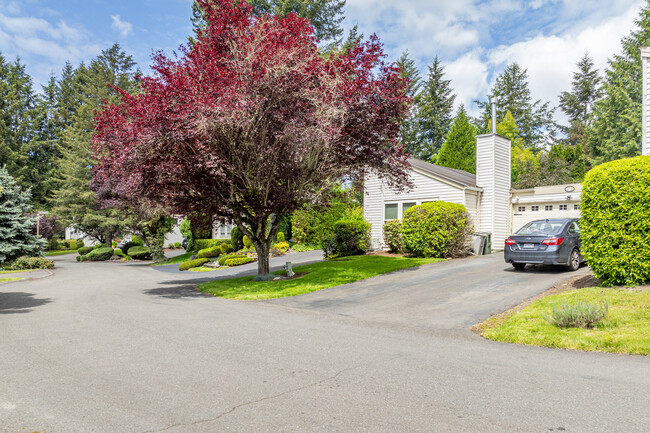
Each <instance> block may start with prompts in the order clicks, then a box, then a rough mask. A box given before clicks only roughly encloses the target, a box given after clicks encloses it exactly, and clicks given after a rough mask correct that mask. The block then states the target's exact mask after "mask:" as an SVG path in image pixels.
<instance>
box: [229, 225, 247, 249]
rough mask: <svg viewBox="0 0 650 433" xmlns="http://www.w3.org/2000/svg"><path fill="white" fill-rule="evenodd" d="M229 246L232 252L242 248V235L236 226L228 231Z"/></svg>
mask: <svg viewBox="0 0 650 433" xmlns="http://www.w3.org/2000/svg"><path fill="white" fill-rule="evenodd" d="M230 245H232V249H233V251H239V250H241V249H242V248H244V234H243V233H242V231H241V230H239V227H237V226H234V227H233V228H232V230H231V231H230Z"/></svg>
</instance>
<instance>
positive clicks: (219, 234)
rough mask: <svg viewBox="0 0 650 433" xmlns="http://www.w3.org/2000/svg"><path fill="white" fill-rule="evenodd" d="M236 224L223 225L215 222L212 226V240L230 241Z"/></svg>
mask: <svg viewBox="0 0 650 433" xmlns="http://www.w3.org/2000/svg"><path fill="white" fill-rule="evenodd" d="M233 227H234V224H232V223H229V224H221V223H217V222H215V223H214V224H213V225H212V239H230V233H231V232H232V228H233Z"/></svg>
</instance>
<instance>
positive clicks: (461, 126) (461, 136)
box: [437, 104, 476, 173]
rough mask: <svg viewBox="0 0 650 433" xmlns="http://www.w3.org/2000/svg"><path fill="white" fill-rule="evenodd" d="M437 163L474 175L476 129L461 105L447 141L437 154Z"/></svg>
mask: <svg viewBox="0 0 650 433" xmlns="http://www.w3.org/2000/svg"><path fill="white" fill-rule="evenodd" d="M437 163H438V164H439V165H442V166H445V167H451V168H456V169H458V170H464V171H466V172H468V173H476V127H474V125H472V124H471V123H470V118H469V116H468V115H467V112H466V111H465V106H464V105H462V104H461V106H460V107H459V108H458V112H457V114H456V117H455V118H454V121H453V123H452V124H451V127H450V128H449V133H448V134H447V139H446V141H445V143H444V144H443V145H442V148H441V149H440V152H439V153H438V159H437Z"/></svg>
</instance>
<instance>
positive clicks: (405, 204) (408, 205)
mask: <svg viewBox="0 0 650 433" xmlns="http://www.w3.org/2000/svg"><path fill="white" fill-rule="evenodd" d="M416 204H417V203H415V202H414V201H412V202H408V203H402V218H404V214H405V213H406V211H407V210H409V208H412V207H413V206H415V205H416Z"/></svg>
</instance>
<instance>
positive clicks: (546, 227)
mask: <svg viewBox="0 0 650 433" xmlns="http://www.w3.org/2000/svg"><path fill="white" fill-rule="evenodd" d="M563 225H564V221H532V222H529V223H528V224H526V225H525V226H523V227H522V228H520V229H519V230H517V232H516V233H515V234H517V235H557V234H560V233H561V232H562V226H563Z"/></svg>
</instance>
